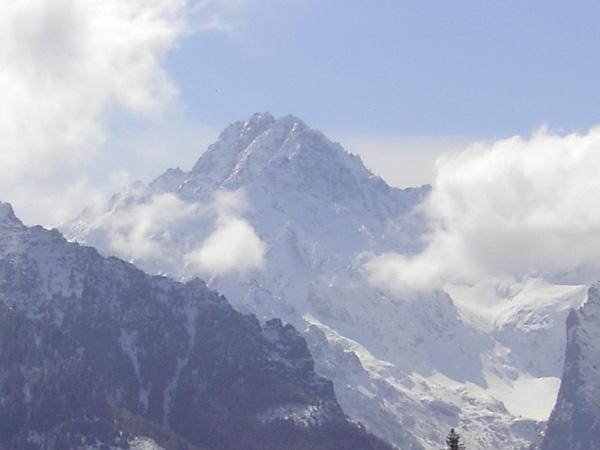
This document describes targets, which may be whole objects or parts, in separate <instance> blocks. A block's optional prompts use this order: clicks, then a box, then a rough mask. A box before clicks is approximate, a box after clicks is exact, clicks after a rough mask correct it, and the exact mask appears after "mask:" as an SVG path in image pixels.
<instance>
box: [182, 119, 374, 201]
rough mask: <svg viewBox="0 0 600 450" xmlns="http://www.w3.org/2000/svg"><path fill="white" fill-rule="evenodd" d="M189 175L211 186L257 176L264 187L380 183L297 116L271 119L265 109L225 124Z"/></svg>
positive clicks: (225, 184) (354, 160)
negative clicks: (277, 184) (363, 182)
mask: <svg viewBox="0 0 600 450" xmlns="http://www.w3.org/2000/svg"><path fill="white" fill-rule="evenodd" d="M190 175H192V176H193V177H194V178H198V179H199V180H198V181H199V182H200V183H202V184H204V183H207V182H208V183H209V184H212V186H211V188H214V187H216V186H220V187H226V186H229V185H235V184H238V185H242V184H247V183H249V182H250V183H251V182H253V181H256V178H259V177H264V178H263V180H265V181H268V182H269V183H270V186H273V184H274V183H276V182H277V181H283V183H284V184H290V183H291V184H293V183H294V182H303V181H308V180H307V179H308V178H310V180H311V182H310V183H307V184H310V186H313V185H315V183H316V184H317V187H318V189H319V190H320V191H323V188H325V189H329V190H331V189H332V188H333V186H332V185H331V184H332V183H335V184H336V185H344V186H345V187H349V186H350V185H352V184H356V182H357V181H358V182H362V181H366V180H375V182H376V183H377V184H378V185H380V186H381V187H384V188H385V186H386V185H385V183H384V182H383V181H382V180H381V179H379V178H377V177H375V176H374V175H373V174H372V173H371V172H370V171H369V170H368V169H367V168H366V167H365V166H364V165H363V163H362V161H361V160H360V158H359V157H357V156H356V155H351V154H349V153H347V152H346V151H345V150H344V149H343V148H342V146H341V145H339V144H337V143H334V142H332V141H330V140H329V139H327V137H325V135H323V133H321V132H319V131H316V130H313V129H311V128H310V127H309V126H307V125H306V124H305V123H304V122H303V121H302V120H300V119H298V118H297V117H294V116H291V115H290V116H285V117H282V118H279V119H275V118H273V116H272V115H270V114H268V113H260V114H259V113H257V114H254V115H253V116H251V117H250V118H249V119H248V120H246V121H243V122H242V121H240V122H235V123H234V124H232V125H230V126H229V127H227V128H226V129H225V131H224V132H223V133H222V134H221V135H220V137H219V139H218V140H217V142H216V143H214V144H213V145H211V146H210V147H209V148H208V150H207V151H206V152H205V153H204V154H203V155H202V156H201V157H200V159H199V160H198V162H197V163H196V165H195V166H194V168H193V170H192V171H191V173H190ZM323 181H324V182H325V184H326V186H324V185H322V182H323ZM319 183H321V185H319ZM310 186H306V185H304V184H302V186H301V187H302V189H305V188H306V187H310Z"/></svg>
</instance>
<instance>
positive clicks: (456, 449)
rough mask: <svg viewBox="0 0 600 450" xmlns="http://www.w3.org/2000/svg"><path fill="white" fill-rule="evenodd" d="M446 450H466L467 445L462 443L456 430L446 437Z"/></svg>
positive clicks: (452, 430)
mask: <svg viewBox="0 0 600 450" xmlns="http://www.w3.org/2000/svg"><path fill="white" fill-rule="evenodd" d="M446 449H447V450H465V444H463V443H462V442H461V437H460V434H458V433H457V432H456V431H454V428H452V429H451V430H450V433H448V437H446Z"/></svg>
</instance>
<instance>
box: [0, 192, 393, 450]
mask: <svg viewBox="0 0 600 450" xmlns="http://www.w3.org/2000/svg"><path fill="white" fill-rule="evenodd" d="M0 423H1V424H2V426H1V427H0V447H2V448H11V449H15V450H21V449H23V450H25V449H38V448H44V449H49V450H51V449H64V448H89V449H92V448H111V449H119V448H123V449H128V448H139V449H161V448H167V449H169V450H170V449H182V450H183V449H196V448H198V449H214V450H217V449H218V450H226V449H232V450H233V449H235V450H239V449H248V450H251V449H256V450H258V449H273V450H275V449H281V448H286V449H299V450H300V449H328V450H329V449H340V450H342V449H345V450H353V449H356V448H361V449H363V448H364V449H373V450H380V449H386V448H390V447H389V446H388V445H387V444H385V443H383V442H382V441H380V440H378V439H376V438H374V437H373V436H371V435H369V434H368V433H366V432H365V431H364V429H363V428H362V427H361V426H360V425H359V424H357V423H355V422H353V421H351V420H350V419H348V417H347V416H346V415H344V413H343V412H342V410H341V408H340V406H339V404H338V402H337V400H336V398H335V395H334V391H333V386H332V383H331V382H330V381H328V380H326V379H325V378H323V377H321V376H319V375H317V374H316V373H315V370H314V363H313V360H312V357H311V355H310V353H309V351H308V348H307V345H306V342H305V340H304V339H303V338H302V337H301V336H300V335H299V334H298V332H297V331H296V330H295V329H294V328H293V327H292V326H291V325H284V324H283V323H282V322H281V321H280V320H277V319H273V320H270V321H268V322H266V323H265V324H264V325H261V324H260V323H259V321H258V320H257V319H256V318H255V317H254V316H249V315H242V314H240V313H238V312H236V311H235V310H234V309H233V308H232V307H231V306H230V305H229V303H228V302H227V300H226V299H225V298H224V297H223V296H221V295H219V294H217V293H215V292H214V291H212V290H210V289H208V288H207V287H206V285H205V283H204V282H202V281H200V280H198V279H192V280H190V281H188V282H186V283H185V284H184V283H180V282H176V281H173V280H170V279H168V278H165V277H162V276H150V275H147V274H145V273H143V272H141V271H140V270H138V269H137V268H135V267H134V266H132V265H131V264H129V263H126V262H124V261H121V260H119V259H117V258H104V257H102V256H100V255H99V254H98V252H97V251H96V250H95V249H93V248H90V247H82V246H80V245H78V244H73V243H68V242H67V241H66V240H65V239H64V238H63V237H62V236H61V234H60V233H59V232H58V231H56V230H52V231H49V230H46V229H44V228H41V227H37V226H36V227H31V228H29V227H26V226H24V225H23V224H22V223H21V222H20V221H19V220H18V219H17V218H16V217H15V215H14V212H13V210H12V208H11V207H10V205H8V204H6V203H0Z"/></svg>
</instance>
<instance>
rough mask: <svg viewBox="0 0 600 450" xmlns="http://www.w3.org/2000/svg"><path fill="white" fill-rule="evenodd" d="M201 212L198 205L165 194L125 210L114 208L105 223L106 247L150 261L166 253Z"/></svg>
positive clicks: (121, 254) (129, 257) (136, 258)
mask: <svg viewBox="0 0 600 450" xmlns="http://www.w3.org/2000/svg"><path fill="white" fill-rule="evenodd" d="M201 214H203V212H202V210H201V209H200V208H199V207H198V206H196V205H193V204H188V203H186V202H184V201H182V200H180V199H179V198H178V197H177V196H175V195H174V194H171V193H166V194H159V195H154V196H152V197H151V198H150V199H149V200H148V201H146V202H142V203H139V204H136V205H134V206H132V207H131V208H130V209H128V210H126V211H124V210H120V211H117V212H116V213H115V214H114V215H113V216H111V218H110V220H109V221H107V222H106V223H105V224H104V225H105V226H108V230H109V231H108V241H109V246H110V248H111V249H112V250H113V251H114V252H115V253H116V254H117V255H120V256H122V257H124V258H127V259H130V260H140V259H141V260H151V259H155V258H160V257H163V256H168V255H169V254H170V253H171V252H170V247H172V246H173V244H174V241H176V240H177V238H178V236H181V235H183V234H184V233H185V231H186V229H187V228H188V227H189V224H190V222H191V221H192V220H193V219H194V217H196V216H198V215H201Z"/></svg>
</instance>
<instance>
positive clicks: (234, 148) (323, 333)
mask: <svg viewBox="0 0 600 450" xmlns="http://www.w3.org/2000/svg"><path fill="white" fill-rule="evenodd" d="M429 191H430V187H428V186H422V187H418V188H408V189H398V188H393V187H391V186H389V185H387V184H386V183H385V182H384V181H383V180H382V179H381V178H379V177H377V176H375V175H373V174H372V173H371V172H370V171H369V170H368V169H367V168H366V167H365V166H364V165H363V163H362V161H361V160H360V158H359V157H358V156H356V155H352V154H349V153H347V152H346V151H345V150H344V149H343V148H342V147H341V146H340V145H339V144H337V143H334V142H331V141H330V140H329V139H327V138H326V137H325V136H324V135H323V134H322V133H321V132H319V131H316V130H313V129H311V128H310V127H308V126H307V125H306V124H305V123H304V122H302V121H301V120H300V119H298V118H295V117H293V116H287V117H283V118H279V119H276V118H274V117H273V116H271V115H270V114H267V113H261V114H254V115H253V116H252V117H250V118H249V119H248V120H245V121H240V122H235V123H234V124H232V125H230V126H229V127H228V128H226V129H225V130H224V131H223V133H222V134H221V135H220V137H219V139H218V140H217V141H216V142H215V143H214V144H213V145H211V146H210V147H209V148H208V150H207V151H206V152H204V153H203V154H202V155H201V156H200V158H199V160H198V162H197V163H196V164H195V166H194V167H193V168H192V169H191V170H189V171H185V170H182V169H179V168H178V169H169V170H168V171H167V172H165V173H164V174H162V175H161V176H159V177H158V178H157V179H155V180H154V181H152V182H151V183H149V184H148V185H145V184H143V183H136V184H134V185H133V186H132V187H131V188H130V189H129V190H127V191H125V192H123V193H120V194H117V195H115V196H114V197H113V198H112V199H111V200H110V202H108V204H107V205H104V206H102V207H90V208H89V209H87V210H85V211H84V212H83V213H82V214H81V215H80V216H79V217H78V218H76V219H75V220H73V221H72V222H70V223H68V224H65V225H64V227H62V229H63V230H64V232H65V234H66V236H67V237H68V238H69V239H72V240H74V241H78V242H82V243H86V244H90V245H94V246H96V247H97V248H98V249H99V250H100V251H101V252H102V253H103V254H105V255H117V256H120V257H122V258H125V259H126V260H129V261H131V262H134V263H135V264H137V265H139V266H140V267H142V268H144V269H145V270H147V271H149V272H151V273H156V274H167V275H170V276H173V277H176V278H178V279H181V280H187V279H190V278H192V277H194V276H201V277H203V278H205V279H206V280H207V283H208V285H209V286H210V287H211V288H213V289H216V290H218V291H219V292H223V293H224V294H225V295H226V296H227V297H228V298H230V299H231V300H232V302H233V306H234V307H235V308H237V309H239V310H241V311H244V312H248V313H253V314H256V315H257V317H258V318H259V319H260V320H261V321H266V320H269V319H270V318H272V317H281V318H282V319H283V320H285V321H286V322H288V323H291V324H292V325H293V326H295V327H296V328H297V329H298V330H300V332H301V333H302V334H303V335H304V337H305V338H306V339H307V342H308V345H309V349H310V351H311V353H312V354H313V355H314V358H315V364H316V370H317V372H318V373H319V374H321V375H323V376H326V377H328V378H330V379H332V380H333V382H334V387H335V392H336V395H337V398H338V400H339V402H340V404H341V405H342V408H343V409H344V411H346V413H348V414H349V415H350V416H351V417H353V418H354V419H356V420H359V421H360V422H362V423H364V424H365V425H366V426H367V428H368V429H369V430H370V431H372V432H373V433H375V434H377V435H379V436H381V437H383V438H385V439H386V440H388V441H390V442H393V443H394V444H395V445H396V446H398V447H400V448H402V449H423V448H424V449H436V450H437V449H439V448H440V446H441V445H442V444H443V442H444V439H445V436H446V434H447V432H448V430H449V429H450V428H457V429H458V430H459V431H460V432H461V434H462V435H463V436H464V438H465V441H466V443H467V445H468V446H469V447H471V448H478V449H482V450H485V449H495V448H519V447H523V446H526V445H529V444H530V443H531V442H534V441H535V440H536V439H537V436H538V434H539V433H540V431H541V429H542V427H543V425H544V421H545V420H546V419H547V417H548V415H549V413H550V410H551V408H552V404H553V402H554V398H555V396H556V392H557V390H558V382H559V377H560V373H561V370H562V364H563V355H564V345H565V344H564V341H565V339H564V336H563V335H564V320H566V316H567V314H568V311H569V308H571V307H573V306H577V305H579V304H580V303H581V301H582V298H581V297H582V295H581V289H580V287H578V286H551V285H547V284H544V283H542V282H540V281H539V280H523V281H522V282H520V283H516V284H514V285H510V286H508V287H504V286H500V285H496V284H494V283H491V284H489V285H487V284H485V283H484V284H482V285H478V286H474V287H463V286H451V287H449V288H448V289H447V291H445V292H444V291H436V292H432V293H427V294H418V295H417V294H414V295H402V296H400V295H398V294H395V293H394V292H390V291H388V290H386V289H383V288H380V287H378V286H374V285H372V284H371V283H370V281H369V278H368V276H367V274H366V273H365V270H364V269H363V267H364V263H365V262H366V261H368V260H369V259H370V258H371V257H372V256H374V255H379V254H382V253H386V252H396V253H402V254H405V255H410V254H412V253H414V252H417V251H419V250H420V249H421V248H422V247H423V242H424V238H425V236H426V233H427V230H428V226H427V223H426V221H425V219H424V218H423V217H422V215H421V214H420V212H419V211H420V210H419V207H418V206H419V205H420V204H421V203H422V201H423V199H424V198H425V197H426V196H427V194H428V192H429ZM492 305H493V306H492ZM548 348H550V349H552V352H547V351H545V350H546V349H548Z"/></svg>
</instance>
